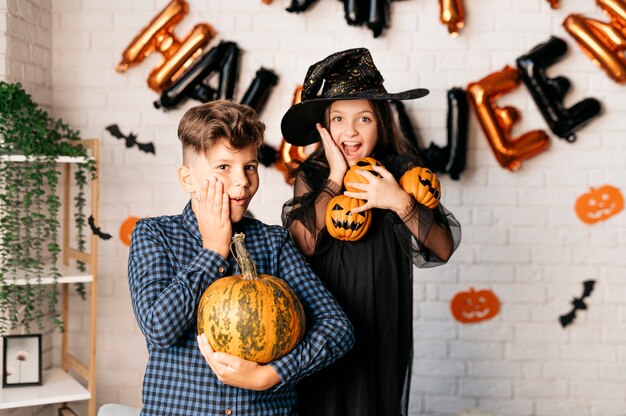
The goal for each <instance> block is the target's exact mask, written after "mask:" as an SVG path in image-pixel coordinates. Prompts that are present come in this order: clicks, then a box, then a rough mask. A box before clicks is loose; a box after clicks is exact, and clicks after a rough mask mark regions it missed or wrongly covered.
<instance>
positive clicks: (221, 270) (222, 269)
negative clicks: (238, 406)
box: [217, 267, 230, 415]
mask: <svg viewBox="0 0 626 416" xmlns="http://www.w3.org/2000/svg"><path fill="white" fill-rule="evenodd" d="M217 270H218V271H219V272H220V273H224V268H223V267H220V268H219V269H217ZM229 411H230V409H228V410H227V412H229ZM226 414H227V415H229V414H230V413H226Z"/></svg>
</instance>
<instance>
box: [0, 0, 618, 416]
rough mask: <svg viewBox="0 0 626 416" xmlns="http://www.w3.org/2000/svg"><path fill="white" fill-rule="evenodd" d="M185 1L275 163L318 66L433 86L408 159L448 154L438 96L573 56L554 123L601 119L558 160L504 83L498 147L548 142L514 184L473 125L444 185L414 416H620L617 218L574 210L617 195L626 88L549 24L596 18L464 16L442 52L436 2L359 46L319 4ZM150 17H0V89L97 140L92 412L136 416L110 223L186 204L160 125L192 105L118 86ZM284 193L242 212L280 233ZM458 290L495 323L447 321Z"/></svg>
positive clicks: (135, 81) (474, 4) (136, 77)
mask: <svg viewBox="0 0 626 416" xmlns="http://www.w3.org/2000/svg"><path fill="white" fill-rule="evenodd" d="M188 1H189V5H190V12H189V14H188V15H187V16H186V17H185V18H184V19H183V21H182V22H181V23H180V24H179V25H178V27H177V28H176V30H175V33H176V35H177V36H178V37H179V38H182V37H184V35H185V34H186V33H187V32H188V31H189V30H190V29H191V28H192V27H193V25H195V24H197V23H200V22H207V23H209V24H211V25H213V26H214V28H215V29H216V30H217V31H218V37H217V39H216V40H214V41H213V43H212V44H216V43H217V41H218V40H222V39H223V40H230V41H235V42H237V43H238V44H239V46H240V48H241V49H242V50H243V51H244V53H243V55H242V60H241V64H242V67H241V71H240V77H239V84H238V87H237V93H236V94H237V98H240V97H241V96H242V95H243V93H244V91H245V89H246V88H247V87H248V85H249V83H250V82H251V80H252V79H253V78H254V74H255V72H256V70H257V69H259V67H261V66H265V67H267V68H271V69H273V70H275V71H276V72H277V73H278V75H279V76H280V82H279V84H278V86H277V87H276V88H275V89H274V91H273V94H272V95H271V98H270V101H269V102H268V105H267V107H266V109H265V111H264V112H263V114H262V118H263V120H264V121H265V122H266V124H267V127H268V128H267V136H266V141H267V142H268V143H269V144H271V145H273V146H278V145H279V144H280V141H281V134H280V128H279V125H280V119H281V117H282V114H283V113H284V112H285V111H286V109H287V108H288V107H289V105H290V102H291V99H292V95H293V91H294V88H295V86H296V84H297V83H299V82H301V81H302V78H303V76H304V74H305V72H306V70H307V68H308V66H309V65H311V64H312V63H314V62H315V61H317V60H319V59H322V58H324V57H325V56H327V55H328V54H330V53H332V52H334V51H337V50H341V49H346V48H350V47H357V46H365V47H367V48H369V49H370V50H371V52H372V54H373V57H374V60H375V62H376V63H377V65H378V66H379V68H380V69H381V71H382V72H383V75H384V76H385V79H386V81H385V84H386V86H387V88H388V90H390V91H398V90H402V89H406V88H411V87H426V88H429V89H430V90H431V94H430V95H429V96H428V97H427V98H424V99H421V100H417V101H415V102H407V103H405V105H406V108H407V112H408V113H409V114H410V115H411V116H412V118H413V124H414V125H415V126H416V127H417V128H418V129H419V136H420V137H422V138H423V139H424V141H425V143H424V144H425V145H428V143H430V142H431V141H434V142H436V143H437V144H439V145H444V144H445V141H446V139H445V137H446V136H445V135H446V98H445V94H446V91H447V90H448V89H450V88H452V87H465V86H466V85H467V84H468V83H470V82H473V81H477V80H479V79H481V78H483V77H484V76H486V75H488V74H489V73H491V72H495V71H499V70H500V69H502V68H503V67H504V66H505V65H510V66H514V65H515V58H516V57H518V56H520V55H522V54H523V53H526V52H527V51H528V50H530V49H531V48H532V47H534V46H535V45H537V44H538V43H540V42H543V41H546V40H547V39H548V38H549V37H550V35H556V36H559V37H561V38H563V39H564V40H565V41H566V43H567V45H568V48H569V51H568V53H567V54H566V56H565V58H564V59H563V60H562V61H560V62H559V63H558V64H556V65H554V66H553V67H551V68H550V69H549V70H548V74H549V75H550V76H556V75H563V76H566V77H568V78H569V79H570V81H571V82H572V90H571V92H570V93H569V95H568V96H567V98H566V100H565V103H566V105H567V106H571V105H572V104H573V103H575V102H577V101H579V100H581V99H583V98H586V97H595V98H597V99H599V100H600V101H601V102H602V105H603V109H604V112H603V114H602V116H601V117H600V118H598V119H596V120H594V121H593V122H592V123H590V124H589V125H588V126H586V127H585V128H584V129H582V130H581V131H580V132H579V134H578V140H577V141H576V142H575V143H566V142H565V141H563V140H561V139H558V138H556V137H554V136H552V135H551V134H550V133H549V130H548V127H547V125H546V123H545V122H544V121H543V119H542V117H541V115H540V113H539V111H538V110H537V109H536V107H535V104H534V102H533V101H532V99H531V97H530V95H529V93H528V92H527V91H526V90H525V87H524V86H523V85H520V87H519V88H518V89H517V90H516V91H514V92H513V93H511V94H509V95H506V96H504V97H503V98H502V99H501V100H500V104H501V105H513V106H515V107H517V108H518V109H519V110H520V111H521V112H522V116H523V117H522V120H521V121H520V123H519V124H517V125H516V126H515V127H514V129H513V135H514V136H517V135H519V134H522V133H524V132H526V131H528V130H531V129H543V130H545V131H546V132H548V133H549V134H550V136H551V139H550V148H549V149H548V150H547V151H546V152H544V153H542V154H540V155H537V156H536V157H534V158H532V159H530V160H528V161H525V162H523V164H522V168H521V170H520V171H518V172H515V173H511V172H509V171H506V170H504V169H502V168H501V167H500V166H499V165H498V164H497V162H496V160H495V158H494V156H493V154H492V153H491V150H490V148H489V146H488V143H487V141H486V139H485V137H484V135H483V134H482V131H481V130H480V128H479V126H478V123H477V119H476V117H475V115H474V114H471V115H470V130H469V146H468V147H469V148H468V160H467V168H466V171H465V172H463V173H462V175H461V176H462V179H461V180H460V181H452V180H450V178H449V177H447V176H443V177H442V181H443V202H444V204H445V205H446V206H447V207H448V208H449V209H450V210H451V211H452V212H454V213H455V214H456V215H457V217H458V218H459V219H460V220H461V222H462V224H463V243H462V245H461V247H460V249H459V250H458V251H457V253H456V254H455V255H454V257H453V258H452V260H451V261H450V263H449V264H448V265H446V266H444V267H440V268H436V269H428V270H417V271H416V274H415V284H414V287H415V321H414V328H415V361H414V365H413V383H412V390H411V404H410V408H411V415H413V416H426V415H428V416H451V415H456V414H457V413H458V412H459V411H460V410H462V409H464V408H472V407H479V408H482V409H484V410H488V411H491V412H493V413H496V414H498V415H524V416H526V415H528V416H530V415H534V416H559V415H568V416H570V415H576V416H618V415H624V414H626V361H625V360H626V348H625V347H624V346H623V344H624V341H625V340H626V333H625V332H624V330H623V323H624V320H625V319H626V306H625V305H624V299H625V297H626V280H624V276H626V260H624V259H625V258H626V257H625V256H624V254H623V253H624V246H625V243H626V214H625V213H621V214H619V215H617V216H615V217H613V218H611V219H610V220H609V221H606V222H603V223H598V224H596V225H593V226H588V225H585V224H583V223H581V222H580V221H579V220H578V218H577V217H576V216H575V213H574V202H575V200H576V198H577V197H578V196H579V195H581V194H582V193H584V192H586V190H588V189H589V188H590V187H597V186H600V185H603V184H611V185H613V186H615V187H617V188H620V189H621V190H622V192H623V193H626V152H625V150H626V140H624V133H625V131H626V121H625V120H626V104H624V103H626V99H625V97H626V90H625V89H624V87H622V86H619V85H617V84H616V83H614V82H613V81H611V80H610V79H608V77H607V76H606V75H605V74H604V73H603V72H602V71H601V70H600V69H599V68H597V67H595V66H594V65H593V64H592V63H591V61H590V60H589V59H588V58H587V57H586V56H585V55H584V54H583V52H582V51H581V50H580V49H579V48H578V46H577V45H576V42H575V41H574V39H573V38H571V37H570V36H569V35H568V34H567V33H566V32H565V30H564V29H563V27H562V22H563V20H564V19H565V17H566V16H567V15H568V14H571V13H583V14H585V15H587V16H589V17H593V18H597V19H599V20H603V21H605V20H606V17H605V16H604V15H603V14H602V12H601V11H600V9H599V8H598V7H597V6H596V5H595V4H594V2H590V1H588V0H563V1H561V3H562V4H561V7H560V8H559V9H557V10H552V9H550V7H549V4H548V2H547V1H545V0H483V1H469V0H465V1H464V5H465V11H466V27H465V29H463V30H462V31H461V35H460V36H459V37H458V38H456V39H452V38H450V37H449V36H448V34H447V30H446V29H445V27H444V26H443V25H441V24H440V22H439V20H438V12H439V10H438V6H437V3H438V2H436V1H434V0H430V1H418V0H406V1H396V2H392V4H391V12H392V16H391V27H390V28H389V29H387V30H386V31H385V32H384V35H383V36H382V37H380V38H379V39H374V38H373V37H372V35H371V32H370V31H369V30H367V29H366V28H359V27H350V26H348V25H347V24H346V23H345V21H344V18H343V6H342V4H341V2H337V1H332V0H318V1H317V2H316V3H315V4H314V5H313V6H312V7H311V8H310V9H309V10H308V11H306V12H304V13H300V14H290V13H287V12H286V11H285V10H284V9H285V7H287V6H288V5H289V3H290V1H288V0H282V1H281V0H274V2H273V3H272V4H271V5H263V4H262V2H261V1H260V0H220V1H202V0H188ZM166 4H167V1H166V0H151V1H146V0H124V1H122V0H120V1H106V2H104V1H97V0H58V1H52V2H50V1H34V0H30V1H25V0H19V1H18V0H4V1H2V0H0V11H1V13H0V63H2V65H0V76H2V77H3V78H6V79H9V80H12V81H13V80H20V81H22V82H23V83H24V85H25V86H27V88H28V89H29V90H30V91H31V93H34V94H33V95H34V96H35V97H36V98H37V99H38V100H39V102H42V103H43V104H48V103H50V104H51V107H52V111H53V113H54V115H55V116H58V117H63V118H64V119H65V120H66V121H68V122H69V123H70V124H71V125H72V126H73V127H75V128H79V129H80V130H81V132H82V134H83V136H85V137H98V138H100V139H101V146H102V154H103V158H102V170H101V173H100V179H101V206H100V207H101V221H100V222H101V224H100V225H101V227H102V229H103V230H105V231H106V232H110V233H111V234H113V235H114V236H115V238H114V239H112V240H109V241H105V242H102V244H101V245H100V247H101V256H100V264H101V267H100V272H101V276H100V282H101V287H100V299H99V313H98V317H99V324H98V328H99V342H98V382H97V385H98V402H99V403H100V404H102V403H106V402H121V403H124V404H128V405H136V406H139V405H140V401H141V397H140V389H141V379H142V376H143V371H144V365H145V361H146V352H145V343H144V340H143V337H142V336H141V334H140V332H139V331H138V329H137V325H136V323H135V321H134V317H133V314H132V310H131V306H130V300H129V294H128V287H127V274H126V261H127V255H128V248H127V247H126V246H124V245H122V244H121V242H120V241H119V239H117V233H118V230H119V227H120V224H121V223H122V222H123V221H124V220H125V219H126V218H127V217H128V216H130V215H134V216H149V215H160V214H173V213H177V212H179V211H180V210H181V209H182V207H183V205H184V203H185V202H186V195H185V194H183V192H182V191H181V190H180V189H179V188H178V185H177V182H176V173H175V172H176V167H177V165H178V163H180V156H179V153H180V152H179V149H178V142H177V139H176V127H177V123H178V120H179V118H180V117H181V116H182V114H183V113H184V111H185V109H187V108H189V107H190V106H192V105H195V104H196V102H188V103H187V104H185V105H183V106H182V107H181V108H179V109H177V110H175V111H170V112H168V113H163V112H160V111H157V110H155V109H154V108H153V106H152V102H153V101H154V100H156V99H157V98H158V96H157V94H155V93H154V92H152V91H151V90H149V89H148V87H147V85H146V80H147V77H148V74H149V72H150V70H151V69H152V68H153V66H155V65H156V64H157V63H158V62H159V60H160V59H161V58H160V56H156V55H155V56H150V57H148V58H147V59H146V60H145V61H144V62H143V63H141V64H140V65H138V66H136V67H133V68H131V69H129V71H128V72H127V73H125V74H118V73H116V72H115V65H116V64H117V63H118V62H119V60H120V58H121V53H122V52H123V51H124V49H125V48H126V46H127V45H128V43H129V42H130V41H131V40H132V39H133V38H134V37H135V35H136V34H137V33H138V31H139V30H140V29H141V28H143V27H144V26H146V25H147V24H148V23H149V21H150V20H151V19H152V17H153V16H154V15H155V14H157V13H158V12H159V11H160V10H161V9H162V8H163V7H165V5H166ZM7 9H8V11H9V12H10V13H7ZM50 10H51V15H52V16H51V17H52V19H51V23H49V22H50V20H48V19H49V17H48V18H47V14H46V13H50ZM24 16H28V17H24ZM34 16H38V17H34ZM7 29H9V30H8V31H7ZM50 34H51V35H52V36H50ZM16 45H21V46H20V47H19V48H16ZM50 61H51V62H52V70H50ZM50 87H51V90H50ZM46 88H48V89H49V91H51V93H48V94H50V95H48V94H46ZM50 97H51V98H50ZM112 123H117V124H119V126H120V128H121V129H122V131H124V132H130V131H132V132H135V133H137V134H138V136H139V140H140V141H153V142H155V144H156V149H157V150H156V152H157V154H156V157H154V156H152V155H147V154H144V153H139V152H137V151H136V150H135V149H130V150H127V149H125V148H124V146H123V143H122V142H121V141H118V140H116V139H114V138H113V137H111V136H110V135H109V134H108V132H106V131H105V130H104V128H105V126H107V125H109V124H112ZM290 195H291V187H289V186H288V185H286V184H285V183H284V181H283V179H282V174H281V173H280V172H278V171H277V170H275V169H273V168H269V169H265V168H263V169H262V170H261V190H260V192H259V194H257V197H256V198H255V201H254V202H253V204H252V206H251V210H252V212H253V213H254V215H255V216H256V217H258V218H260V219H262V220H264V221H266V222H269V223H279V222H280V208H281V205H282V202H284V201H285V200H286V199H288V198H289V197H290ZM588 279H594V280H596V281H597V284H596V289H595V291H594V293H593V294H592V296H591V297H590V298H589V299H588V306H589V309H588V311H586V312H585V311H582V312H580V313H579V315H578V317H577V320H576V322H575V324H574V325H572V326H570V327H568V328H566V329H563V328H561V327H560V325H559V323H558V321H557V319H558V316H559V315H560V314H563V313H565V312H566V311H567V310H568V309H569V308H570V301H571V300H572V298H573V297H577V296H579V295H580V294H581V292H582V283H581V282H582V281H583V280H588ZM469 286H473V287H475V288H490V289H492V290H493V291H494V292H495V293H496V294H497V295H498V297H499V298H500V300H501V302H502V305H501V312H500V314H499V315H498V316H497V317H495V318H494V319H492V320H490V321H486V322H484V323H481V324H477V325H466V326H463V325H461V324H458V323H457V322H456V321H455V320H454V319H453V318H452V317H451V315H450V313H449V301H450V299H451V298H452V297H453V296H454V294H455V293H457V292H458V291H461V290H465V289H467V288H468V287H469ZM76 302H78V303H80V301H78V300H76Z"/></svg>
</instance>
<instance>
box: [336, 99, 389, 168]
mask: <svg viewBox="0 0 626 416" xmlns="http://www.w3.org/2000/svg"><path fill="white" fill-rule="evenodd" d="M328 131H329V132H330V135H331V136H332V138H333V140H334V142H335V143H336V144H337V146H339V149H341V152H342V153H343V156H344V157H345V158H346V161H347V162H348V165H349V166H352V165H354V162H355V161H356V160H357V159H359V158H362V157H366V156H370V155H371V154H372V152H373V151H374V148H375V147H376V143H377V142H378V123H377V121H376V116H375V114H374V109H373V107H372V104H371V103H370V101H369V100H338V101H335V102H333V103H332V104H331V105H330V109H329V128H328Z"/></svg>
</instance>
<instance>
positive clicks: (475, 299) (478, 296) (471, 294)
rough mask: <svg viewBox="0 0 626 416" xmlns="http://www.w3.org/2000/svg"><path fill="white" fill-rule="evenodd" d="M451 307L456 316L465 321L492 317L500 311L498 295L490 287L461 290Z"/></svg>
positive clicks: (470, 321)
mask: <svg viewBox="0 0 626 416" xmlns="http://www.w3.org/2000/svg"><path fill="white" fill-rule="evenodd" d="M450 309H451V310H452V315H453V316H454V318H455V319H456V320H457V321H459V322H463V323H466V324H467V323H476V322H480V321H485V320H487V319H491V318H493V317H494V316H496V315H497V314H498V312H499V311H500V301H499V300H498V297H497V296H496V295H495V294H494V293H493V292H492V291H491V290H488V289H483V290H478V291H476V290H474V288H473V287H470V288H469V291H467V292H459V293H457V294H456V295H454V297H453V298H452V301H451V302H450Z"/></svg>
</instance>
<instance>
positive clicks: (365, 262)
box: [281, 48, 461, 416]
mask: <svg viewBox="0 0 626 416" xmlns="http://www.w3.org/2000/svg"><path fill="white" fill-rule="evenodd" d="M382 83H383V78H382V76H381V75H380V73H379V72H378V70H377V69H376V67H375V65H374V63H373V61H372V58H371V56H370V53H369V51H368V50H367V49H363V48H360V49H351V50H347V51H343V52H338V53H335V54H333V55H331V56H329V57H327V58H326V59H324V60H322V61H320V62H318V63H316V64H314V65H313V66H311V67H310V68H309V71H308V73H307V75H306V77H305V80H304V84H303V90H302V100H301V102H300V103H298V104H295V105H293V106H292V107H291V108H290V109H289V110H288V111H287V113H286V114H285V116H284V117H283V120H282V123H281V128H282V132H283V135H284V138H285V140H286V141H287V142H289V143H291V144H293V145H296V146H305V145H308V144H311V143H315V142H316V141H319V140H321V143H322V145H321V146H319V147H318V149H317V150H316V151H314V152H313V153H312V154H311V155H310V156H309V157H308V158H307V160H306V161H305V162H303V163H302V164H301V165H300V166H299V167H298V168H297V169H296V171H295V175H296V181H295V185H294V198H293V199H292V200H290V201H288V202H287V203H286V204H285V206H284V207H283V223H284V225H285V226H286V227H288V229H289V231H290V232H291V234H292V237H293V239H294V241H295V243H296V245H297V246H298V247H299V249H300V250H301V251H302V252H303V253H304V254H305V255H306V256H308V258H309V261H310V262H311V265H312V267H313V269H314V271H315V272H316V273H317V274H318V275H319V276H320V278H321V279H322V281H323V282H324V283H325V285H326V286H327V287H328V289H329V290H330V291H331V292H332V293H333V295H334V296H335V297H336V298H337V300H338V301H339V303H340V305H341V306H342V307H343V309H344V310H345V312H346V313H347V315H348V317H349V319H350V320H351V322H352V324H353V326H354V333H355V339H356V343H355V346H354V348H353V349H352V350H351V351H350V352H349V353H348V354H346V355H345V356H344V357H343V358H341V359H339V360H338V361H337V362H336V363H335V364H333V365H331V366H330V367H328V368H327V369H325V370H322V371H321V372H319V373H317V374H314V375H312V376H309V377H307V378H305V379H304V380H302V381H301V382H300V384H299V386H298V402H299V404H298V411H299V412H300V414H301V415H305V416H306V415H315V416H319V415H324V416H333V415H341V416H345V415H350V416H353V415H354V416H365V415H372V416H380V415H384V416H392V415H406V414H407V412H408V393H409V382H410V378H411V362H412V345H413V341H412V322H413V319H412V290H413V289H412V272H413V264H415V265H416V266H418V267H432V266H436V265H440V264H444V263H445V262H447V261H448V259H449V258H450V256H451V255H452V253H453V252H454V250H455V249H456V248H457V246H458V244H459V242H460V235H461V233H460V225H459V223H458V221H457V220H456V219H455V218H454V216H453V215H452V214H451V213H450V212H449V211H447V210H446V209H445V208H444V207H443V206H442V205H441V204H439V205H438V206H437V208H436V209H434V210H431V209H429V208H427V207H425V206H423V205H420V204H419V203H417V202H416V201H415V199H414V198H413V197H412V196H411V195H409V194H408V193H407V192H405V191H404V190H403V189H402V188H401V187H400V185H399V184H398V180H399V178H400V177H401V176H402V174H403V173H404V172H406V171H407V170H408V169H411V168H412V167H414V166H421V162H420V160H419V158H418V157H417V155H416V152H415V151H414V149H412V148H411V146H410V144H409V143H408V141H406V140H405V139H403V138H401V137H400V136H399V135H398V134H396V130H395V128H394V122H393V116H392V111H391V107H390V104H389V100H404V99H414V98H420V97H423V96H425V95H426V94H428V91H427V90H424V89H414V90H410V91H405V92H402V93H397V94H391V93H388V92H387V91H386V90H385V88H384V87H383V84H382ZM322 85H323V88H322V92H321V94H320V95H317V92H318V90H319V89H320V87H322ZM366 156H371V157H373V158H375V159H376V160H378V161H379V162H381V163H382V165H383V166H384V167H380V166H377V167H375V168H374V170H375V171H376V173H377V175H376V174H373V173H371V172H368V171H357V173H358V174H360V175H361V176H363V177H364V178H366V179H367V181H368V183H367V184H361V183H350V184H349V185H351V186H353V187H354V188H356V189H358V190H359V191H360V192H348V191H345V192H343V193H344V194H345V195H347V196H350V197H353V198H358V199H362V200H364V201H366V202H365V204H364V205H363V206H362V207H360V208H357V209H354V210H352V212H353V214H354V213H357V212H362V211H365V210H371V214H372V222H371V226H370V228H369V230H368V231H367V233H366V235H365V236H364V237H363V238H362V239H360V240H358V241H353V242H344V241H340V240H337V239H335V238H333V237H331V236H330V235H329V233H328V231H327V230H326V228H325V220H324V215H325V211H326V205H327V204H328V201H329V200H330V199H331V198H332V197H334V196H335V195H338V194H339V193H341V191H342V184H343V177H344V175H345V173H346V171H347V169H348V168H349V167H350V166H352V165H354V163H355V161H356V160H357V159H359V158H362V157H366ZM311 354H315V351H311Z"/></svg>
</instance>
